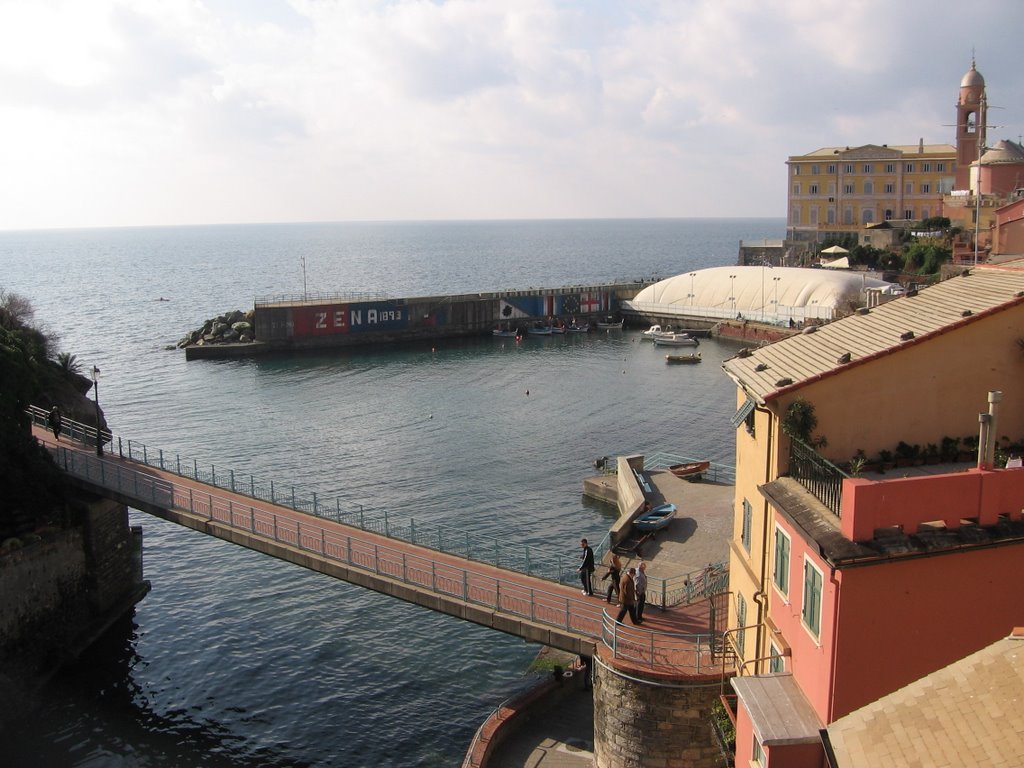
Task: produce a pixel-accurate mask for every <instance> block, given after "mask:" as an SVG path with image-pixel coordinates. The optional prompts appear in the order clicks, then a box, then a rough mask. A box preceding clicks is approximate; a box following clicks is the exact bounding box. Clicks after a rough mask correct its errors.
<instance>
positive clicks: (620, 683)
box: [594, 648, 723, 768]
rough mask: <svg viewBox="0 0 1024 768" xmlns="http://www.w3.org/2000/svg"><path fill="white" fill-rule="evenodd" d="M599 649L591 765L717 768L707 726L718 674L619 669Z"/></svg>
mask: <svg viewBox="0 0 1024 768" xmlns="http://www.w3.org/2000/svg"><path fill="white" fill-rule="evenodd" d="M601 651H604V649H603V648H601V649H599V653H598V655H597V657H595V665H594V760H595V764H596V765H597V768H717V767H718V766H721V765H723V758H722V753H721V752H720V751H719V748H718V745H717V744H716V742H715V740H714V737H713V736H712V729H711V706H712V704H713V703H714V702H715V701H717V700H718V697H719V695H720V694H721V691H722V683H721V680H719V679H717V678H709V677H694V678H689V679H688V678H684V677H681V676H670V677H669V676H662V675H652V674H645V673H644V671H643V670H637V669H635V668H629V669H625V668H622V667H620V666H617V665H616V664H615V662H614V660H612V659H609V658H608V654H607V652H605V653H601Z"/></svg>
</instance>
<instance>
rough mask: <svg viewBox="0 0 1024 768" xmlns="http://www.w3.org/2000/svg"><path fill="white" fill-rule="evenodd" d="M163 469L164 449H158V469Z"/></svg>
mask: <svg viewBox="0 0 1024 768" xmlns="http://www.w3.org/2000/svg"><path fill="white" fill-rule="evenodd" d="M163 468H164V449H163V448H161V449H160V469H163Z"/></svg>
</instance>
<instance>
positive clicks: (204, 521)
mask: <svg viewBox="0 0 1024 768" xmlns="http://www.w3.org/2000/svg"><path fill="white" fill-rule="evenodd" d="M30 414H31V416H32V419H33V431H34V434H35V436H36V438H37V440H39V442H40V443H42V444H44V445H45V446H46V447H47V449H48V450H49V451H50V453H51V455H52V456H53V458H54V461H55V462H56V464H57V465H58V466H59V467H60V468H61V469H63V470H64V472H65V473H66V474H67V475H68V476H69V478H70V479H71V481H72V483H73V484H75V485H76V486H78V487H80V488H82V489H84V490H87V491H90V492H93V493H96V494H97V495H100V496H103V497H106V498H109V499H113V500H115V501H117V502H120V503H123V504H125V505H127V506H129V507H131V508H133V509H137V510H140V511H142V512H146V513H149V514H152V515H155V516H157V517H160V518H163V519H165V520H169V521H171V522H174V523H177V524H179V525H183V526H185V527H187V528H191V529H193V530H196V531H200V532H202V533H205V534H207V535H210V536H215V537H217V538H220V539H223V540H225V541H230V542H232V543H234V544H239V545H241V546H244V547H247V548H249V549H252V550H255V551H257V552H262V553H264V554H267V555H271V556H273V557H276V558H278V559H281V560H286V561H288V562H291V563H295V564H296V565H301V566H303V567H305V568H309V569H310V570H314V571H318V572H320V573H323V574H326V575H328V576H333V577H334V578H337V579H341V580H343V581H346V582H348V583H350V584H355V585H358V586H361V587H365V588H367V589H372V590H374V591H376V592H379V593H382V594H386V595H391V596H392V597H397V598H399V599H401V600H405V601H407V602H410V603H414V604H416V605H420V606H423V607H425V608H429V609H431V610H434V611H438V612H441V613H445V614H448V615H450V616H455V617H457V618H460V619H464V620H466V621H471V622H473V623H475V624H479V625H482V626H485V627H490V628H492V629H497V630H500V631H502V632H505V633H508V634H512V635H516V636H517V637H521V638H523V639H525V640H529V641H532V642H537V643H543V644H544V645H549V646H552V647H554V648H559V649H562V650H565V651H569V652H571V653H575V654H579V655H582V656H590V655H592V654H593V653H594V650H595V646H596V645H597V644H598V643H602V644H604V645H605V646H606V647H607V649H608V650H609V651H610V653H611V654H612V655H613V657H614V658H617V659H622V660H623V661H626V662H628V663H630V664H635V665H639V666H642V667H649V668H654V669H658V670H661V671H674V672H677V673H681V674H700V675H706V674H713V673H716V672H720V671H721V670H722V664H723V659H722V654H721V652H720V649H721V647H722V643H721V633H720V632H715V631H714V624H715V622H714V611H713V606H712V605H711V601H710V600H708V599H706V598H707V597H709V596H710V595H712V594H715V593H718V592H721V591H723V590H724V589H725V587H724V583H725V582H726V581H727V574H726V573H725V571H724V569H723V568H721V567H718V566H709V568H708V569H705V570H704V571H702V572H701V573H697V574H688V575H683V576H680V577H677V578H675V579H651V580H650V584H649V587H648V601H649V603H648V605H652V604H653V605H655V606H659V607H660V608H662V609H663V610H662V611H650V612H649V614H648V615H647V616H645V619H647V620H646V621H645V622H644V627H643V628H641V627H633V626H630V625H625V624H621V623H619V622H617V621H615V619H614V616H611V615H609V614H608V610H611V611H614V612H615V613H617V610H615V609H614V608H610V607H607V606H606V604H605V603H604V602H603V601H601V600H599V599H597V598H594V597H589V598H588V597H585V596H583V595H582V594H580V589H579V582H578V581H577V580H576V566H577V565H578V562H579V561H578V560H575V559H573V558H569V557H564V558H563V557H560V556H556V557H554V558H552V557H545V556H543V555H542V554H540V553H537V552H535V551H531V550H529V549H526V548H522V547H517V548H510V547H508V546H506V545H500V544H499V543H498V542H497V541H496V540H481V538H479V537H474V536H473V535H471V534H470V533H467V532H455V531H453V530H451V529H447V528H444V527H441V526H424V525H422V524H420V525H419V526H417V524H416V522H415V521H414V520H412V519H409V520H402V521H399V520H395V519H394V518H393V517H392V516H389V515H388V514H387V513H386V512H385V513H383V514H382V515H381V514H371V513H368V512H367V511H366V510H364V509H363V508H362V507H359V508H357V509H348V510H343V509H342V508H341V504H340V502H336V503H335V505H334V506H325V505H324V504H322V503H321V502H320V500H319V499H318V498H317V497H316V494H313V496H312V499H300V498H299V497H298V496H297V495H296V491H295V488H294V487H292V488H291V490H290V493H288V492H285V493H283V494H282V493H280V489H279V488H277V487H275V485H274V484H273V483H271V484H270V485H269V492H268V486H266V485H263V484H257V482H256V480H255V478H253V477H252V476H249V477H248V480H247V481H245V480H241V479H239V478H236V476H235V474H234V473H233V472H227V473H225V472H223V471H222V472H221V473H220V478H219V479H220V481H221V483H225V484H226V485H227V486H228V487H226V488H225V487H223V486H222V485H219V484H218V483H217V480H218V478H217V470H216V468H215V467H211V468H210V471H209V472H203V471H200V469H199V466H198V464H197V463H196V462H191V463H189V462H187V461H186V462H185V463H184V464H183V463H182V460H181V457H180V456H175V457H174V459H173V460H168V457H165V456H164V454H163V452H161V451H154V450H153V449H151V448H149V447H147V446H145V445H141V444H139V443H137V442H136V443H133V442H132V441H126V440H124V439H122V438H120V437H115V436H113V435H110V434H107V433H101V434H100V436H99V437H100V440H99V441H98V440H97V435H96V430H95V429H94V428H92V427H89V426H86V425H82V424H78V423H75V422H70V421H69V420H67V419H65V420H64V431H63V433H62V438H61V440H60V441H57V440H55V439H54V437H53V435H52V434H50V432H49V431H47V429H46V415H47V414H46V411H44V410H42V409H39V408H34V407H33V408H31V409H30ZM98 443H99V446H100V447H99V448H98V447H97V445H98ZM103 446H106V450H103ZM606 543H607V542H605V543H603V544H602V545H601V547H598V548H595V549H596V550H597V553H598V557H600V552H601V549H602V548H603V547H604V546H606ZM563 560H564V561H565V562H563Z"/></svg>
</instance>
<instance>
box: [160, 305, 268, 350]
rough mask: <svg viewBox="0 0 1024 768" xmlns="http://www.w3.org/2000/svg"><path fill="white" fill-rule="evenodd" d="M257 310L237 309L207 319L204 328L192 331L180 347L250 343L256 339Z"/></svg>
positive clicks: (179, 344)
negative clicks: (255, 319) (255, 321)
mask: <svg viewBox="0 0 1024 768" xmlns="http://www.w3.org/2000/svg"><path fill="white" fill-rule="evenodd" d="M254 318H255V311H254V310H249V311H248V312H242V311H241V310H240V309H236V310H234V311H232V312H227V313H225V314H223V315H219V316H218V317H215V318H213V319H212V320H207V321H206V322H205V323H204V324H203V327H202V328H199V329H198V330H195V331H192V332H191V333H189V334H187V335H186V336H184V337H183V338H182V339H181V341H179V342H178V344H177V347H178V349H184V348H185V347H202V346H207V345H210V344H249V343H252V342H254V341H256V330H255V323H254Z"/></svg>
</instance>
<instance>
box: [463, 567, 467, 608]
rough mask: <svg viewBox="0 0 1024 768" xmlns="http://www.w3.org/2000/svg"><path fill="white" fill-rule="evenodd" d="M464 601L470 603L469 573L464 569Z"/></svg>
mask: <svg viewBox="0 0 1024 768" xmlns="http://www.w3.org/2000/svg"><path fill="white" fill-rule="evenodd" d="M462 599H463V600H466V601H469V571H467V570H466V569H465V568H463V569H462Z"/></svg>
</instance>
